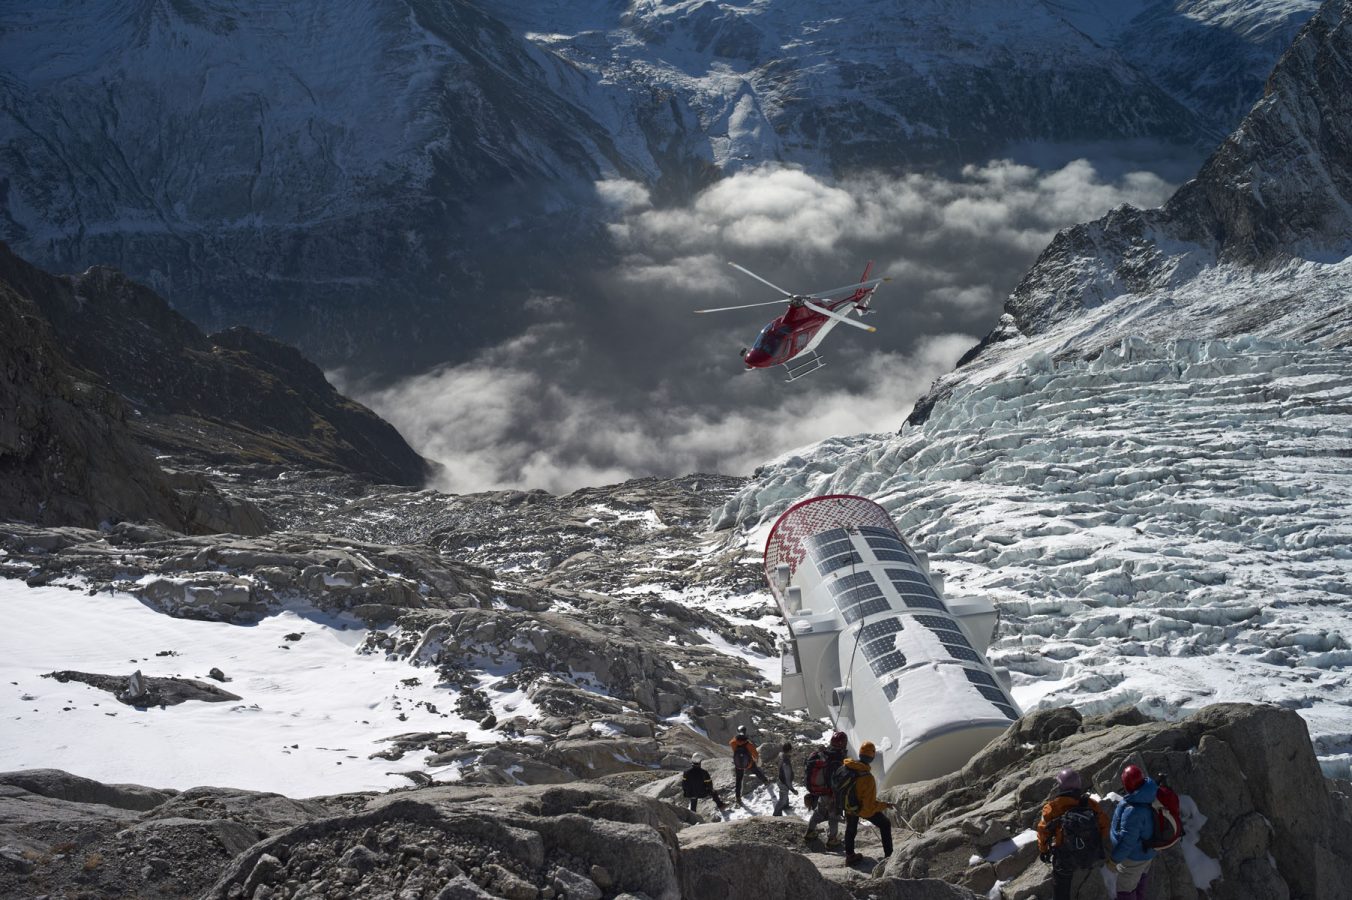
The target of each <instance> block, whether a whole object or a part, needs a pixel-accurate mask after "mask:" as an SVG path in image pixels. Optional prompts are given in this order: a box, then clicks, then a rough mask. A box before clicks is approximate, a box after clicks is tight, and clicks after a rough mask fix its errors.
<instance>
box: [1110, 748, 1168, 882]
mask: <svg viewBox="0 0 1352 900" xmlns="http://www.w3.org/2000/svg"><path fill="white" fill-rule="evenodd" d="M1122 788H1123V789H1124V790H1125V791H1126V792H1127V793H1126V796H1124V797H1123V798H1122V802H1121V803H1119V804H1117V809H1115V810H1113V822H1112V826H1111V827H1110V828H1109V829H1108V836H1109V838H1110V839H1111V840H1112V845H1113V849H1112V853H1111V854H1110V860H1111V864H1112V866H1114V867H1115V868H1116V869H1117V900H1145V891H1146V886H1147V885H1148V884H1149V882H1150V864H1151V863H1152V862H1154V861H1155V851H1154V850H1153V849H1151V848H1150V847H1148V846H1146V842H1147V841H1149V840H1150V839H1151V838H1153V837H1154V836H1155V811H1154V809H1152V808H1151V804H1152V803H1154V802H1155V794H1156V793H1158V791H1159V785H1158V784H1156V783H1155V780H1154V779H1153V778H1147V777H1146V776H1145V773H1144V772H1142V771H1141V770H1140V769H1139V768H1137V767H1136V766H1127V767H1126V768H1125V769H1123V770H1122Z"/></svg>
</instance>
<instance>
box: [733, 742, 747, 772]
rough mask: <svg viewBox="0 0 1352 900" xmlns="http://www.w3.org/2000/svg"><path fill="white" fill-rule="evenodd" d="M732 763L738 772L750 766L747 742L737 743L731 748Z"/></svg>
mask: <svg viewBox="0 0 1352 900" xmlns="http://www.w3.org/2000/svg"><path fill="white" fill-rule="evenodd" d="M732 764H733V765H734V766H736V767H737V771H739V772H745V771H746V770H747V769H749V768H751V748H750V747H749V746H748V745H747V744H738V745H737V746H735V747H733V748H732Z"/></svg>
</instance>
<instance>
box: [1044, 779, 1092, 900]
mask: <svg viewBox="0 0 1352 900" xmlns="http://www.w3.org/2000/svg"><path fill="white" fill-rule="evenodd" d="M1055 790H1056V795H1055V796H1054V797H1052V799H1050V800H1048V801H1047V802H1046V803H1044V804H1042V819H1041V820H1040V821H1039V822H1038V823H1037V849H1038V855H1039V858H1040V859H1041V860H1042V861H1043V862H1045V863H1051V864H1052V900H1070V897H1071V893H1072V891H1071V888H1072V887H1073V886H1074V878H1075V872H1076V870H1077V865H1076V864H1077V862H1079V860H1078V859H1077V858H1076V856H1077V855H1076V854H1075V853H1073V852H1072V851H1071V850H1070V849H1069V848H1067V847H1065V846H1064V844H1065V834H1064V832H1063V831H1062V829H1061V817H1062V816H1064V815H1065V814H1066V813H1067V812H1069V811H1070V810H1072V809H1075V808H1077V807H1079V806H1080V805H1081V804H1085V805H1087V806H1088V808H1089V810H1090V811H1092V813H1093V815H1094V819H1095V821H1096V823H1097V826H1098V832H1099V840H1100V842H1101V843H1100V844H1099V846H1097V847H1095V848H1094V855H1095V857H1096V863H1097V862H1101V861H1102V860H1103V853H1104V851H1105V850H1106V849H1107V847H1108V816H1107V814H1106V813H1104V811H1103V808H1102V807H1101V806H1099V804H1098V801H1097V800H1095V799H1094V798H1093V797H1090V796H1089V794H1088V793H1087V792H1086V791H1085V790H1084V781H1083V779H1081V778H1080V773H1079V772H1077V771H1075V770H1074V769H1062V770H1061V771H1060V772H1057V773H1056V786H1055ZM1086 871H1088V870H1086ZM1086 879H1087V876H1086Z"/></svg>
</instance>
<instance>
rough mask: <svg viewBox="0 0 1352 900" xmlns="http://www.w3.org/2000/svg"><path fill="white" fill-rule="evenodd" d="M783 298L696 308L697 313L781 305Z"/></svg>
mask: <svg viewBox="0 0 1352 900" xmlns="http://www.w3.org/2000/svg"><path fill="white" fill-rule="evenodd" d="M783 305H784V301H783V300H767V301H765V302H764V303H747V304H745V305H744V306H720V307H718V308H717V309H697V310H695V312H697V313H711V312H728V311H729V310H733V309H750V308H751V307H753V306H783Z"/></svg>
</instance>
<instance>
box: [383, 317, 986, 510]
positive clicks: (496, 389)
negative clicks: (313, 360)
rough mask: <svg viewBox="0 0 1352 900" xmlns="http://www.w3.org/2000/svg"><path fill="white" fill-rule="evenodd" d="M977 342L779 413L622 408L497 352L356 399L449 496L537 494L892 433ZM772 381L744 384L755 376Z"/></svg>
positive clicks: (751, 464)
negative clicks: (436, 472) (425, 459)
mask: <svg viewBox="0 0 1352 900" xmlns="http://www.w3.org/2000/svg"><path fill="white" fill-rule="evenodd" d="M972 343H973V339H972V338H970V337H964V336H961V335H940V336H937V337H934V338H930V339H927V340H926V341H925V342H923V343H922V344H921V346H920V348H919V349H918V351H917V352H916V353H915V354H913V355H910V356H901V355H898V354H894V353H874V354H870V355H868V356H867V357H865V358H864V361H863V363H862V367H861V371H860V372H859V373H858V374H860V375H862V376H863V380H864V382H865V383H866V384H867V385H868V388H867V389H866V390H864V391H862V392H861V391H851V390H847V389H845V388H836V389H828V390H825V391H822V392H819V393H815V394H806V395H805V394H800V393H798V392H793V391H790V392H783V393H781V394H780V399H779V402H778V404H777V405H775V406H770V407H765V406H756V405H751V406H740V407H732V408H724V407H719V406H714V407H711V408H703V407H702V406H701V405H699V404H690V403H686V402H677V403H675V405H667V404H653V405H650V406H646V407H643V406H621V405H618V404H616V403H615V402H614V401H613V400H612V399H611V398H609V397H607V396H605V394H604V393H602V392H598V391H597V390H596V389H594V388H581V389H579V388H575V387H573V386H572V384H571V382H570V380H569V379H567V378H564V379H561V380H555V379H553V378H552V377H551V376H550V374H549V373H547V372H544V371H537V370H532V369H530V368H528V367H529V365H530V359H529V356H528V353H529V351H528V347H529V342H519V343H518V344H517V345H516V348H515V349H516V350H518V351H526V354H525V355H522V356H520V357H518V358H516V359H515V360H511V359H509V358H510V357H512V355H513V350H511V349H507V348H505V347H500V348H497V349H495V350H494V351H492V352H490V353H489V354H487V355H486V356H485V357H484V358H482V359H480V360H476V361H475V362H472V363H468V364H465V365H460V366H452V367H447V368H443V369H440V370H438V371H436V372H432V373H429V374H426V375H421V376H417V377H415V378H410V379H408V380H406V381H403V382H401V383H399V384H398V385H395V386H394V387H391V388H387V389H384V390H380V391H375V392H368V393H365V394H363V395H361V397H360V399H361V400H362V402H364V403H367V404H369V405H370V406H371V407H372V408H374V409H375V410H376V411H377V412H379V413H380V414H381V415H382V416H384V417H385V418H386V419H388V420H389V421H390V422H391V423H393V424H394V425H395V426H396V427H397V428H398V429H399V430H400V431H401V432H402V433H403V434H404V435H405V437H407V438H408V440H409V441H410V443H412V444H413V446H414V447H416V448H417V449H418V451H419V452H421V453H423V454H424V455H426V456H429V457H431V458H433V459H435V460H437V461H438V462H440V463H442V465H443V466H445V473H444V474H443V476H442V477H441V480H440V482H439V483H437V484H435V485H433V486H434V487H437V488H439V489H441V490H444V491H448V492H451V493H465V492H470V491H478V490H486V489H491V488H507V487H531V488H535V487H542V488H545V489H546V490H551V491H568V490H573V489H576V488H579V487H584V486H587V485H597V484H609V483H613V482H617V481H623V480H625V479H627V478H634V477H638V476H641V475H653V474H659V475H676V474H682V473H687V472H711V471H713V472H722V473H727V474H745V473H748V472H750V471H751V470H752V469H754V468H755V467H756V466H757V465H759V464H760V463H762V462H764V461H765V460H766V459H768V458H770V457H772V456H776V455H778V454H780V453H782V452H784V451H786V450H790V449H792V448H794V447H799V446H802V445H805V444H808V443H812V442H814V441H818V440H821V439H823V438H827V437H830V436H832V435H837V434H853V433H857V432H861V431H884V430H891V429H895V428H897V427H898V426H899V425H900V423H901V419H902V417H903V416H904V413H905V411H906V410H908V409H909V408H910V406H911V404H913V403H914V402H915V400H916V399H918V398H919V397H920V395H921V394H922V393H923V392H924V390H925V389H926V388H927V387H928V386H929V384H930V383H931V382H932V381H933V380H934V379H935V378H937V377H938V376H939V375H941V374H943V373H944V372H946V371H948V370H949V369H951V368H952V367H953V364H954V363H955V362H956V361H957V358H958V357H959V356H960V355H961V354H962V353H963V352H964V351H965V350H967V349H968V348H969V347H970V346H971V345H972ZM765 374H766V373H750V374H747V375H742V376H734V377H746V378H755V377H758V376H764V375H765Z"/></svg>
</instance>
